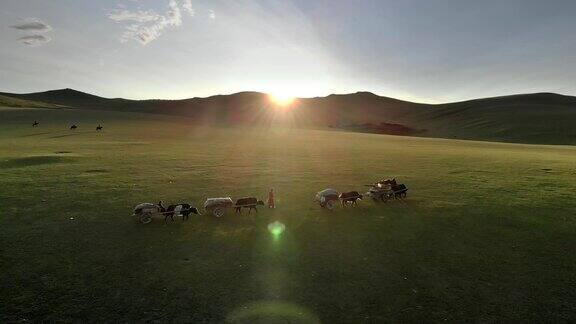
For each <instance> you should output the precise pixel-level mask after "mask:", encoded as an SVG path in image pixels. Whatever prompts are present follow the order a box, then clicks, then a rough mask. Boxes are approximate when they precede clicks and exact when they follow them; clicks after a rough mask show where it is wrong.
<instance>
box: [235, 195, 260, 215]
mask: <svg viewBox="0 0 576 324" xmlns="http://www.w3.org/2000/svg"><path fill="white" fill-rule="evenodd" d="M258 205H260V206H264V202H263V201H262V200H258V199H257V198H254V197H244V198H240V199H238V200H236V207H235V208H234V209H235V210H236V213H239V214H242V207H244V208H248V215H250V212H251V211H252V209H254V210H255V211H256V212H258V208H256V206H258Z"/></svg>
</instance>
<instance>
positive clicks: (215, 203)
mask: <svg viewBox="0 0 576 324" xmlns="http://www.w3.org/2000/svg"><path fill="white" fill-rule="evenodd" d="M232 206H234V202H233V201H232V198H230V197H226V198H208V199H206V202H205V203H204V209H208V208H215V207H232Z"/></svg>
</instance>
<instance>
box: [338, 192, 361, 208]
mask: <svg viewBox="0 0 576 324" xmlns="http://www.w3.org/2000/svg"><path fill="white" fill-rule="evenodd" d="M338 198H340V200H341V201H342V207H346V205H348V203H352V206H358V203H357V202H358V200H362V198H363V197H362V195H361V194H359V193H358V191H349V192H343V193H341V194H340V196H338Z"/></svg>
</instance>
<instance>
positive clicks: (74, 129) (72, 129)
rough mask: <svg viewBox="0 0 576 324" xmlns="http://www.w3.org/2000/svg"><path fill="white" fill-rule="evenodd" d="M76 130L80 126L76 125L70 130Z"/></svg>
mask: <svg viewBox="0 0 576 324" xmlns="http://www.w3.org/2000/svg"><path fill="white" fill-rule="evenodd" d="M76 128H78V126H76V125H72V126H70V129H71V130H75V129H76Z"/></svg>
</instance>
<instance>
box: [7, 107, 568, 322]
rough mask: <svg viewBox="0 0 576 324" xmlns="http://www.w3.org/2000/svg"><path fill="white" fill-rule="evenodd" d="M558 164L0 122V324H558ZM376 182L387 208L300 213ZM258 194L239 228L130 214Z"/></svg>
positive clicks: (172, 121)
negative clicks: (396, 185)
mask: <svg viewBox="0 0 576 324" xmlns="http://www.w3.org/2000/svg"><path fill="white" fill-rule="evenodd" d="M34 119H37V120H40V121H41V127H39V128H32V127H30V122H31V121H32V120H34ZM72 122H74V123H77V124H78V125H79V126H80V128H79V129H78V130H77V131H76V132H72V131H70V130H68V125H69V124H70V123H72ZM98 123H103V124H104V126H105V129H104V132H102V133H96V132H95V131H94V127H95V126H96V124H98ZM574 161H576V148H575V147H569V146H554V147H552V146H530V145H512V144H496V143H480V142H467V141H455V140H441V139H424V138H408V137H393V136H382V135H372V134H358V133H345V132H329V131H319V130H318V131H315V130H290V129H263V128H216V127H214V128H206V127H200V126H197V125H194V121H193V120H188V119H183V118H172V117H159V116H153V115H137V114H128V113H112V112H94V111H89V110H83V111H78V110H66V109H59V110H50V111H47V110H40V109H0V201H1V208H0V269H1V273H2V276H1V279H0V289H1V291H2V293H1V294H0V321H1V322H9V321H24V320H41V319H42V320H51V321H66V322H68V321H81V320H88V321H112V320H121V321H127V322H133V321H144V320H147V321H188V322H219V321H224V320H228V321H231V322H235V321H236V322H246V323H254V322H255V321H256V320H261V321H264V322H270V321H272V320H279V319H283V320H290V321H294V322H298V321H300V322H315V321H316V322H317V321H321V322H324V323H335V322H383V321H402V322H424V321H425V322H430V321H433V322H440V321H448V322H496V321H498V322H502V321H508V322H553V321H575V320H576V302H575V300H576V254H575V253H574V251H575V250H576V221H575V214H574V212H575V210H576V199H575V198H576V193H575V188H576V165H575V163H574ZM388 176H395V177H396V178H397V179H399V180H401V181H402V182H404V183H406V184H407V186H408V187H409V188H410V191H409V195H408V200H407V201H406V202H405V203H401V202H395V203H389V204H375V203H373V202H370V201H364V202H362V203H361V206H360V207H358V208H356V209H352V208H348V209H342V208H339V209H337V210H336V211H334V212H328V211H326V210H322V209H320V208H319V207H318V206H316V205H315V204H313V203H312V201H311V200H312V197H313V195H314V193H315V192H316V191H318V190H321V189H324V188H326V187H334V188H336V189H339V190H362V189H363V184H365V183H370V182H372V181H374V180H376V179H379V178H383V177H388ZM269 187H275V188H276V190H277V194H278V202H277V205H278V208H277V209H276V210H261V211H260V213H258V215H256V216H253V217H248V216H246V215H245V216H236V215H233V214H232V213H228V214H227V215H226V216H225V217H224V218H223V219H215V218H213V217H210V216H207V215H202V216H199V217H194V218H192V219H191V220H190V221H188V222H182V221H177V222H175V223H169V224H164V223H163V222H162V221H161V220H154V221H153V222H152V223H151V224H149V225H139V224H136V223H135V222H134V220H133V219H132V218H131V217H130V214H131V211H132V210H131V209H132V207H133V206H134V205H135V204H137V203H139V202H154V201H157V200H159V199H162V200H164V201H165V202H181V201H189V202H193V203H194V204H195V205H201V204H202V202H203V200H204V199H205V198H206V197H217V196H227V195H230V196H233V197H239V196H247V195H258V196H260V197H263V196H264V194H265V192H266V190H267V189H268V188H269ZM273 221H279V222H282V223H284V224H285V225H286V231H285V232H284V234H283V235H281V236H280V237H277V238H274V237H273V236H272V235H270V233H269V232H268V230H267V225H268V224H269V223H271V222H273Z"/></svg>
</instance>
